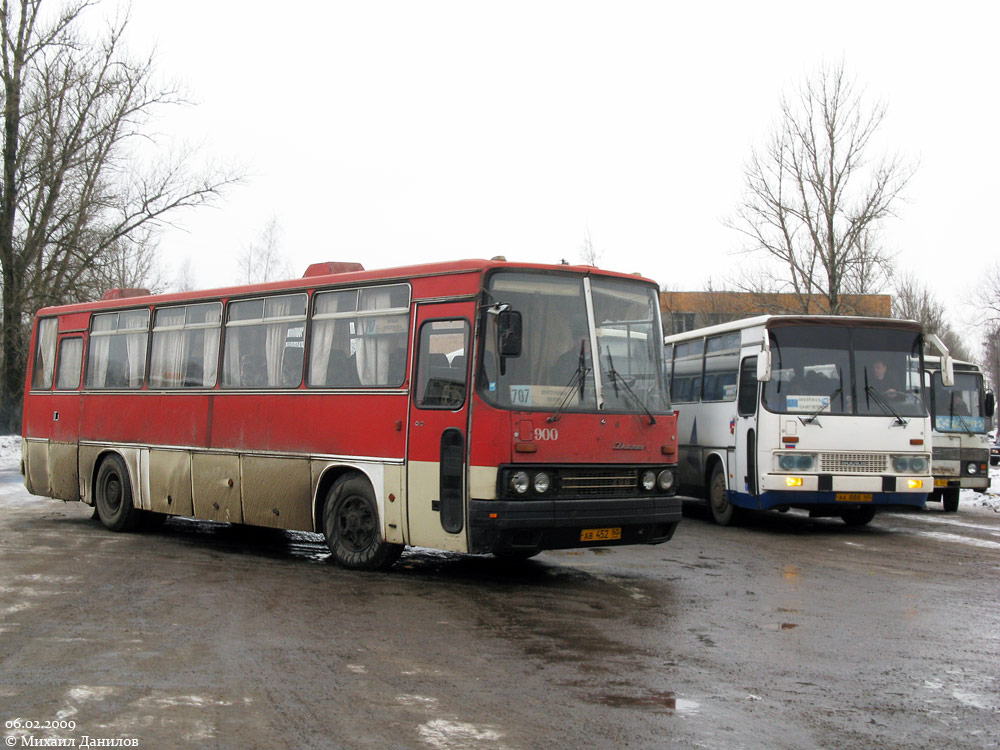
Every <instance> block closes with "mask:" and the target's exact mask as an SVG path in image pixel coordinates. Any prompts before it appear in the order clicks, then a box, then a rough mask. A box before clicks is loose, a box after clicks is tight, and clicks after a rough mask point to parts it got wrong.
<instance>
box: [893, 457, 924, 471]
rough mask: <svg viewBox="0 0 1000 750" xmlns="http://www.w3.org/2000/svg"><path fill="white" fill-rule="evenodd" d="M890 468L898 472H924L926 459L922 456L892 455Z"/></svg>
mask: <svg viewBox="0 0 1000 750" xmlns="http://www.w3.org/2000/svg"><path fill="white" fill-rule="evenodd" d="M892 468H893V469H894V470H895V471H896V472H897V473H899V474H925V473H926V472H927V459H926V458H924V457H923V456H893V457H892Z"/></svg>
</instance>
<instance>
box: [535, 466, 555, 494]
mask: <svg viewBox="0 0 1000 750" xmlns="http://www.w3.org/2000/svg"><path fill="white" fill-rule="evenodd" d="M533 486H534V488H535V492H537V493H538V494H539V495H544V494H545V493H546V492H548V491H549V487H551V486H552V478H551V477H550V476H549V475H548V474H546V473H545V472H544V471H540V472H538V473H537V474H535V481H534V483H533Z"/></svg>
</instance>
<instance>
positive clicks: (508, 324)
mask: <svg viewBox="0 0 1000 750" xmlns="http://www.w3.org/2000/svg"><path fill="white" fill-rule="evenodd" d="M521 342H522V334H521V313H519V312H518V311H517V310H504V311H503V312H501V313H499V314H498V316H497V351H498V352H499V354H500V356H501V357H520V356H521Z"/></svg>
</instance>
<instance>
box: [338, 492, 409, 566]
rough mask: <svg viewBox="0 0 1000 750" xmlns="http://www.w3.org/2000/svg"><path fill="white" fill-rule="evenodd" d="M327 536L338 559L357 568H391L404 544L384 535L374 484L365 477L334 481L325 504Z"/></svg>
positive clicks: (344, 564)
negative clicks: (389, 539)
mask: <svg viewBox="0 0 1000 750" xmlns="http://www.w3.org/2000/svg"><path fill="white" fill-rule="evenodd" d="M323 536H325V537H326V545H327V546H328V547H329V548H330V552H332V553H333V558H334V560H336V561H337V563H338V564H339V565H342V566H343V567H345V568H351V569H354V570H387V569H388V568H391V567H392V566H393V564H394V563H395V562H396V560H398V559H399V556H400V554H401V553H402V551H403V545H402V544H392V543H390V542H387V541H385V540H384V539H383V538H382V532H381V530H380V528H379V522H378V509H377V508H376V506H375V496H374V493H373V492H372V488H371V485H370V484H369V483H368V481H367V480H366V479H364V478H362V477H359V476H355V475H348V476H343V477H341V478H340V479H338V480H337V481H336V482H334V484H333V486H332V487H331V488H330V492H329V493H328V494H327V496H326V505H324V506H323Z"/></svg>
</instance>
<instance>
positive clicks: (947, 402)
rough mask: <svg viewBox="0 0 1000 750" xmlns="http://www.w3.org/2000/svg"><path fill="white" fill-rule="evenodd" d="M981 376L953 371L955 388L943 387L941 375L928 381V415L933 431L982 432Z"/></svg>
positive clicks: (984, 429)
mask: <svg viewBox="0 0 1000 750" xmlns="http://www.w3.org/2000/svg"><path fill="white" fill-rule="evenodd" d="M982 393H983V376H982V375H980V374H979V373H974V372H956V373H955V385H954V386H952V387H951V388H949V387H947V386H946V385H945V384H944V383H943V382H942V381H941V373H940V372H935V373H934V376H933V379H932V381H931V413H932V414H933V415H934V429H935V430H937V431H938V432H965V433H973V432H979V433H985V432H986V431H987V421H986V415H985V414H984V413H983V408H982V406H983V399H982Z"/></svg>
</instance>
